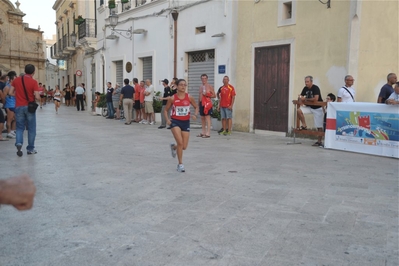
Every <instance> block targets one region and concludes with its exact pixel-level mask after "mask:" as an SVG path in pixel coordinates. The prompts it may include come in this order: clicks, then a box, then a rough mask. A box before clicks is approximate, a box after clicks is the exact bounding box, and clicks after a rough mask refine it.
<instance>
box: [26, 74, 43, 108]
mask: <svg viewBox="0 0 399 266" xmlns="http://www.w3.org/2000/svg"><path fill="white" fill-rule="evenodd" d="M22 86H24V91H25V97H26V100H27V101H28V112H29V113H31V114H34V113H36V109H37V107H38V106H39V105H38V104H37V103H36V102H35V101H33V102H30V101H29V97H28V93H26V88H25V82H24V76H22Z"/></svg>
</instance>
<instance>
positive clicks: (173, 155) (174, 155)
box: [170, 143, 176, 158]
mask: <svg viewBox="0 0 399 266" xmlns="http://www.w3.org/2000/svg"><path fill="white" fill-rule="evenodd" d="M174 147H175V144H174V143H170V151H171V153H172V157H173V158H176V149H174Z"/></svg>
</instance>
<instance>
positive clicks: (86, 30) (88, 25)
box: [78, 18, 96, 39]
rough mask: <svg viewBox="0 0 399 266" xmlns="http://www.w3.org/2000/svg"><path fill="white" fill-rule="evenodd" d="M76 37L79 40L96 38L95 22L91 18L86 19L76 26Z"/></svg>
mask: <svg viewBox="0 0 399 266" xmlns="http://www.w3.org/2000/svg"><path fill="white" fill-rule="evenodd" d="M78 31H79V32H78V36H79V39H82V38H87V37H91V38H95V37H96V20H95V19H91V18H86V19H85V21H84V22H83V23H82V24H80V25H79V26H78Z"/></svg>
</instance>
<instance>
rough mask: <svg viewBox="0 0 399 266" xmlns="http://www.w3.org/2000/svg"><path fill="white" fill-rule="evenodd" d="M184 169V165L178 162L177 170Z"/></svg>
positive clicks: (183, 170)
mask: <svg viewBox="0 0 399 266" xmlns="http://www.w3.org/2000/svg"><path fill="white" fill-rule="evenodd" d="M185 171H186V170H185V169H184V165H183V164H178V165H177V172H181V173H184V172H185Z"/></svg>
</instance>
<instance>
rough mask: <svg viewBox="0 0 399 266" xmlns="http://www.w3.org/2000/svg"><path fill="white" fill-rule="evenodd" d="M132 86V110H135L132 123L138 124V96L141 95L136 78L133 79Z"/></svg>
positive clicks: (139, 111) (139, 112)
mask: <svg viewBox="0 0 399 266" xmlns="http://www.w3.org/2000/svg"><path fill="white" fill-rule="evenodd" d="M133 85H134V104H133V107H134V110H136V117H135V118H134V122H136V123H138V122H140V121H141V119H142V118H141V105H140V94H141V87H140V84H139V80H138V79H137V78H134V79H133Z"/></svg>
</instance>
